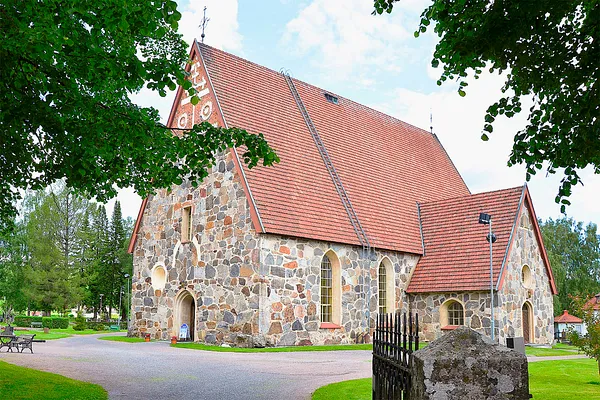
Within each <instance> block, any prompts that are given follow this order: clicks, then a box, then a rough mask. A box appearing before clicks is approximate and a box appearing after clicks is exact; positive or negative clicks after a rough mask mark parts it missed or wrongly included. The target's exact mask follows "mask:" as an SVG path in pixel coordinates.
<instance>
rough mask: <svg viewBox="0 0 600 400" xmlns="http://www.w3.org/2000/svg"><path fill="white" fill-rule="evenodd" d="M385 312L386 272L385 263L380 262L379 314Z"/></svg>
mask: <svg viewBox="0 0 600 400" xmlns="http://www.w3.org/2000/svg"><path fill="white" fill-rule="evenodd" d="M387 312H388V309H387V274H386V271H385V265H383V262H381V263H380V264H379V315H382V314H386V313H387Z"/></svg>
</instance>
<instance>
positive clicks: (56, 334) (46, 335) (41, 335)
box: [15, 329, 71, 340]
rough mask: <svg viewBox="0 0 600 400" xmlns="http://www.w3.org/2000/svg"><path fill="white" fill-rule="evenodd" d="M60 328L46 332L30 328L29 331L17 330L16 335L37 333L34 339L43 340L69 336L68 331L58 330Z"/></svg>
mask: <svg viewBox="0 0 600 400" xmlns="http://www.w3.org/2000/svg"><path fill="white" fill-rule="evenodd" d="M57 330H58V329H52V330H50V332H49V333H44V331H43V330H33V329H32V330H29V331H15V335H17V336H20V335H33V334H35V337H34V339H43V340H54V339H63V338H66V337H69V336H71V335H69V334H68V333H64V332H56V331H57Z"/></svg>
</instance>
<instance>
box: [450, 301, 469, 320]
mask: <svg viewBox="0 0 600 400" xmlns="http://www.w3.org/2000/svg"><path fill="white" fill-rule="evenodd" d="M464 324H465V311H464V309H463V306H462V304H460V303H459V302H458V301H455V302H453V303H452V304H450V306H449V307H448V325H456V326H458V325H464Z"/></svg>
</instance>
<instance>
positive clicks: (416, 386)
mask: <svg viewBox="0 0 600 400" xmlns="http://www.w3.org/2000/svg"><path fill="white" fill-rule="evenodd" d="M413 356H414V359H413V367H412V376H411V379H412V380H411V389H410V398H411V399H415V400H481V399H487V400H500V399H502V400H506V399H512V400H526V399H529V376H528V371H527V357H526V356H525V355H524V354H521V353H519V352H517V351H515V350H511V349H508V348H506V347H504V346H501V345H497V344H491V343H489V342H486V341H484V338H483V337H482V336H481V335H480V334H479V333H477V332H475V331H474V330H472V329H469V328H467V327H464V326H462V327H459V328H457V329H456V330H454V331H452V332H450V333H448V334H446V335H444V336H443V337H442V338H441V339H438V340H436V341H434V342H432V343H431V344H430V345H429V346H427V347H425V348H424V349H422V350H419V351H416V352H415V353H414V354H413Z"/></svg>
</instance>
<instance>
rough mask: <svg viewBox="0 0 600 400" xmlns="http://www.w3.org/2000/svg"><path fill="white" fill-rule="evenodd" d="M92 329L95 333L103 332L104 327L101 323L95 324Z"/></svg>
mask: <svg viewBox="0 0 600 400" xmlns="http://www.w3.org/2000/svg"><path fill="white" fill-rule="evenodd" d="M94 329H95V330H97V331H105V330H106V327H105V326H104V324H103V323H99V324H96V326H95V327H94Z"/></svg>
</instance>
